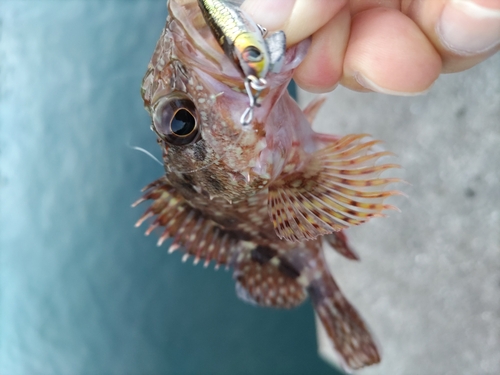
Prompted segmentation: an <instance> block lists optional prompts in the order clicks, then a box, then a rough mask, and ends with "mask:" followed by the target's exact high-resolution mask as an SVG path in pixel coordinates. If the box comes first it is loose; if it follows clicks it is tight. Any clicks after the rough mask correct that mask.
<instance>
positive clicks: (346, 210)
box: [268, 134, 401, 241]
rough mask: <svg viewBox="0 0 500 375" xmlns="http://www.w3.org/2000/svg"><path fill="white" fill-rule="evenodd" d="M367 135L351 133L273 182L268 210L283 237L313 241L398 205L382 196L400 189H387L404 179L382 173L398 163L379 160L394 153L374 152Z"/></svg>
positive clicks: (379, 214)
mask: <svg viewBox="0 0 500 375" xmlns="http://www.w3.org/2000/svg"><path fill="white" fill-rule="evenodd" d="M366 137H367V135H365V134H359V135H348V136H345V137H343V138H340V139H338V140H336V141H332V142H331V144H330V145H329V146H327V147H325V148H323V149H321V150H318V151H316V152H315V153H314V154H313V155H312V158H311V162H310V163H308V164H307V166H306V167H305V169H304V170H303V171H300V172H292V173H289V174H284V175H282V176H280V177H279V178H278V179H277V180H276V181H275V182H273V184H272V185H271V186H270V187H269V196H268V210H269V214H270V216H271V219H272V221H273V225H274V229H275V231H276V234H277V235H278V237H279V238H281V239H284V240H288V241H303V240H311V239H314V238H316V237H318V236H321V235H325V234H330V233H333V232H337V231H340V230H342V229H345V228H348V227H350V226H354V225H359V224H362V223H364V222H366V221H368V220H369V219H370V218H372V217H383V216H385V215H384V214H383V213H382V211H384V210H387V209H396V210H397V208H396V207H394V206H391V205H388V204H384V203H383V201H384V200H385V199H386V198H387V197H390V196H392V195H400V194H401V193H400V192H399V191H395V190H384V188H385V186H386V185H388V184H390V183H394V182H400V180H399V179H398V178H379V175H380V174H381V173H382V172H383V171H385V170H387V169H391V168H399V165H396V164H381V165H375V163H376V161H377V160H378V159H379V158H381V157H382V156H387V155H391V153H390V152H387V151H384V152H374V151H373V150H372V146H374V145H375V144H377V143H379V142H378V141H363V139H364V138H366Z"/></svg>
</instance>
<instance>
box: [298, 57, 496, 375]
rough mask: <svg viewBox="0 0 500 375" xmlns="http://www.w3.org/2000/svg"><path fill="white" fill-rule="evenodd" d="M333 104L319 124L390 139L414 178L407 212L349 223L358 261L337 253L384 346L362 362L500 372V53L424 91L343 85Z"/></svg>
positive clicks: (400, 368)
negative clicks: (405, 93) (375, 359)
mask: <svg viewBox="0 0 500 375" xmlns="http://www.w3.org/2000/svg"><path fill="white" fill-rule="evenodd" d="M312 97H313V95H311V94H307V93H304V92H300V94H299V98H300V101H301V102H302V103H304V104H305V103H307V102H308V101H309V100H310V99H311V98H312ZM325 107H326V108H324V109H323V110H322V111H321V112H320V114H319V116H318V119H317V121H316V124H315V125H314V127H315V129H316V130H319V131H322V132H329V133H336V134H347V133H357V132H367V133H370V134H372V135H373V136H374V137H375V138H378V139H382V140H384V141H385V145H384V147H385V148H387V149H389V150H391V151H393V152H395V153H396V154H397V155H398V156H397V161H398V162H399V163H400V164H401V165H402V166H403V167H404V170H403V171H402V172H397V173H396V174H397V175H398V176H401V177H403V178H404V179H405V180H406V181H408V182H409V183H411V185H410V186H405V185H400V186H399V188H400V190H402V191H403V192H405V193H406V194H407V195H408V196H409V198H408V199H405V198H397V199H393V201H392V203H395V204H397V205H398V206H399V207H400V208H401V211H402V212H401V213H397V212H391V213H390V215H389V218H386V219H377V220H374V221H373V222H371V223H369V224H367V225H364V226H362V227H359V228H354V229H351V230H349V232H348V234H349V235H350V239H351V243H352V245H353V246H354V247H355V248H356V249H357V251H358V252H359V254H360V255H361V262H360V263H355V262H350V261H348V260H345V259H341V258H340V257H339V256H337V255H336V254H334V253H333V252H332V253H331V256H329V260H330V261H331V266H332V268H333V271H334V275H335V276H336V278H337V280H338V282H339V284H340V285H341V287H342V288H343V290H344V291H345V293H346V294H347V295H348V297H349V298H350V300H351V301H352V302H353V303H354V305H355V306H356V307H357V308H358V309H359V311H360V312H361V313H362V315H363V316H364V317H365V319H366V320H367V321H368V323H369V325H370V326H371V328H372V330H373V332H374V333H375V334H376V336H377V337H378V339H379V341H380V343H381V345H382V347H383V361H382V363H381V364H380V365H379V366H375V367H372V368H369V369H366V370H363V371H360V373H361V374H365V375H372V374H373V375H374V374H391V375H392V374H395V375H422V374H440V375H445V374H468V375H475V374H478V375H479V374H500V54H497V55H496V56H494V57H493V58H491V59H490V60H488V61H486V62H485V63H483V64H481V65H479V66H477V67H475V68H473V69H471V70H469V71H467V72H462V73H459V74H453V75H445V76H442V77H441V78H440V79H439V80H438V81H437V82H436V83H435V85H434V86H433V88H432V89H431V90H430V92H429V93H428V94H427V95H425V96H417V97H394V96H387V95H381V94H361V93H356V92H352V91H349V90H346V89H344V88H338V89H336V90H335V91H334V92H333V93H331V94H329V100H328V101H327V104H325ZM387 174H390V173H389V172H386V175H387Z"/></svg>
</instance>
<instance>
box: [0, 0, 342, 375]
mask: <svg viewBox="0 0 500 375" xmlns="http://www.w3.org/2000/svg"><path fill="white" fill-rule="evenodd" d="M164 3H165V1H164V0H158V1H65V2H62V1H40V0H39V1H5V0H3V1H2V2H1V3H0V84H1V86H0V249H1V251H0V262H1V263H0V282H1V286H0V288H1V289H0V304H1V305H0V373H1V374H8V375H16V374H195V373H202V374H210V373H213V374H284V373H286V374H305V373H308V374H311V373H315V374H323V373H324V374H326V373H328V374H332V373H334V371H332V369H331V368H329V367H328V366H327V365H326V364H325V363H324V362H322V361H321V360H320V359H319V358H318V356H317V353H316V337H315V330H314V321H313V313H312V309H311V307H310V305H309V304H308V303H307V304H306V305H305V306H303V307H301V308H299V309H296V310H293V311H273V310H266V309H258V308H255V307H252V306H249V305H246V304H244V303H243V302H241V301H239V300H238V299H237V298H236V296H235V293H234V283H233V281H232V279H231V276H230V274H229V273H225V272H224V271H219V272H214V271H213V270H205V269H203V268H202V267H201V266H198V267H193V266H191V265H190V264H182V263H181V262H180V256H178V255H176V254H174V255H171V256H168V255H167V254H166V251H165V250H166V247H162V248H157V247H156V246H155V242H156V239H155V238H146V237H144V236H143V234H142V230H137V229H134V228H133V224H134V222H135V221H136V220H137V218H138V217H139V216H140V214H141V213H142V210H143V209H144V208H139V209H134V210H133V209H131V208H130V204H131V203H132V202H133V201H134V200H136V199H137V198H138V197H139V195H140V193H139V190H140V189H141V188H142V187H143V186H144V185H146V184H147V183H149V182H151V181H152V180H154V179H156V178H157V177H158V176H160V175H161V174H162V168H161V167H160V166H159V165H157V164H156V163H155V162H154V161H152V160H151V159H149V158H148V157H147V156H145V155H143V154H141V153H138V152H137V151H134V150H132V149H131V148H130V146H141V147H144V148H145V149H147V150H150V151H151V152H153V153H154V154H156V155H158V154H159V152H158V151H159V150H158V147H157V145H156V143H155V140H154V138H155V137H154V136H153V134H152V133H151V132H150V130H149V118H148V116H147V114H146V112H145V111H144V110H143V108H142V103H141V99H140V95H139V86H140V81H141V78H142V75H143V74H144V72H145V69H146V66H147V63H148V61H149V58H150V55H151V53H152V51H153V48H154V45H155V43H156V40H157V38H158V37H159V35H160V32H161V29H162V27H163V25H164V20H165V17H166V8H165V4H164ZM152 237H154V236H152Z"/></svg>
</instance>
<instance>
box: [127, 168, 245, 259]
mask: <svg viewBox="0 0 500 375" xmlns="http://www.w3.org/2000/svg"><path fill="white" fill-rule="evenodd" d="M143 190H144V195H143V196H142V198H140V199H139V200H137V201H136V202H135V203H134V204H133V205H132V206H133V207H135V206H137V205H138V204H140V203H142V202H144V201H147V200H152V201H153V202H152V203H151V205H150V207H149V208H148V209H147V210H146V211H145V212H144V214H143V215H142V216H141V218H140V219H139V220H138V221H137V223H136V225H135V226H136V227H139V226H140V225H141V224H142V223H143V222H144V221H146V220H148V219H150V218H153V220H152V221H151V224H150V226H149V228H148V229H147V230H146V235H149V234H150V233H151V232H153V230H155V229H156V228H159V227H162V228H163V232H162V233H161V234H160V238H159V239H158V246H161V245H162V244H163V243H164V242H165V241H166V240H167V239H169V238H172V239H173V240H172V242H171V245H170V247H169V249H168V252H169V253H172V252H174V251H176V250H178V249H180V250H181V251H183V252H184V257H183V258H182V260H183V261H186V260H187V259H188V258H189V257H190V256H193V257H194V264H198V262H199V261H200V260H202V259H203V260H204V266H205V267H207V266H208V265H209V264H210V261H212V260H214V261H215V263H216V264H215V268H218V267H219V266H220V265H221V264H223V265H226V267H227V266H229V265H230V264H231V263H233V262H234V257H235V255H236V249H237V248H238V241H239V240H238V239H237V238H236V237H235V236H234V235H233V234H232V233H231V232H228V231H225V230H224V229H223V228H221V227H220V226H219V225H217V224H216V223H215V222H214V221H212V220H210V219H209V218H206V217H205V216H203V215H202V213H201V212H200V211H198V210H196V209H194V208H193V207H191V206H190V205H189V204H188V203H187V202H186V200H185V199H184V197H182V195H181V194H179V193H178V192H177V191H176V190H175V188H173V187H172V186H171V185H170V184H169V182H168V181H167V180H166V178H165V177H162V178H160V179H158V180H156V181H155V182H153V183H151V184H149V185H148V186H146V187H145V188H144V189H143Z"/></svg>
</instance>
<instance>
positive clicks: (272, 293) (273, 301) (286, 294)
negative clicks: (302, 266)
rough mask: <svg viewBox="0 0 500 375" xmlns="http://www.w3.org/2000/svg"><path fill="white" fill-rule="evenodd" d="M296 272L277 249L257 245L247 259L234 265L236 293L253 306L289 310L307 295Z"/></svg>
mask: <svg viewBox="0 0 500 375" xmlns="http://www.w3.org/2000/svg"><path fill="white" fill-rule="evenodd" d="M299 275H300V274H299V272H298V271H296V269H295V268H294V267H293V266H292V265H291V264H290V263H289V262H288V261H287V260H286V259H285V258H283V257H281V256H279V255H278V254H277V252H276V251H275V250H273V249H271V248H269V247H266V246H257V247H256V248H255V249H253V250H252V251H251V253H250V258H249V259H245V260H244V261H243V262H239V263H237V264H236V265H235V271H234V274H233V277H234V279H235V280H236V294H237V295H238V297H239V298H241V299H242V300H244V301H245V302H248V303H250V304H253V305H259V306H265V307H275V308H285V309H289V308H292V307H296V306H298V305H300V304H301V303H302V302H304V300H305V299H306V297H307V293H306V291H305V289H304V286H303V285H302V284H300V283H299V281H298V280H297V278H298V276H299Z"/></svg>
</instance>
